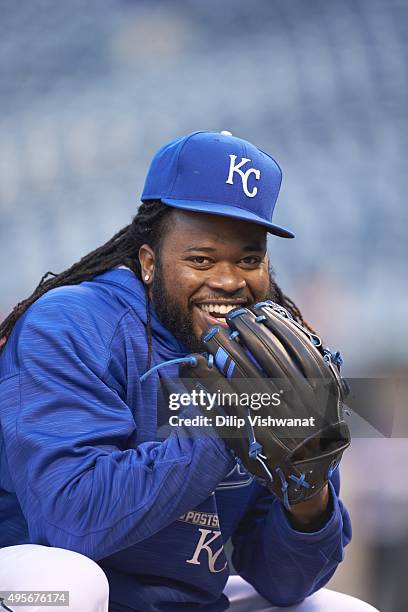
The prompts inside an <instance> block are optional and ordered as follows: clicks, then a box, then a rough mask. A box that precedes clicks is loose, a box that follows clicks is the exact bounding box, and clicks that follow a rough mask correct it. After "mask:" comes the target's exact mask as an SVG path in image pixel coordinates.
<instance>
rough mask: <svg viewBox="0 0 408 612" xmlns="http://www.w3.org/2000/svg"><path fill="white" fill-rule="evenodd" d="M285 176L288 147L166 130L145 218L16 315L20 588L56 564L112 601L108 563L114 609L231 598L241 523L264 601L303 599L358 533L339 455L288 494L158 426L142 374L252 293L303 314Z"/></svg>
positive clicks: (223, 450)
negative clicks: (273, 260) (290, 293)
mask: <svg viewBox="0 0 408 612" xmlns="http://www.w3.org/2000/svg"><path fill="white" fill-rule="evenodd" d="M280 184H281V171H280V168H279V166H278V164H277V163H276V162H275V160H274V159H273V158H272V157H270V156H269V155H267V154H266V153H264V152H262V151H260V150H259V149H257V148H256V147H255V146H253V145H252V144H250V143H249V142H247V141H244V140H241V139H239V138H235V137H233V136H232V135H231V134H230V133H228V132H222V133H220V134H218V133H215V132H195V133H193V134H189V135H188V136H185V137H183V138H179V139H177V140H175V141H173V142H171V143H169V144H167V145H165V146H164V147H163V148H162V149H160V151H159V152H158V153H157V154H156V156H155V157H154V159H153V162H152V164H151V167H150V170H149V173H148V175H147V179H146V184H145V188H144V191H143V195H142V202H143V203H142V205H141V206H140V208H139V211H138V214H137V215H136V217H135V218H134V220H133V222H132V223H131V224H130V225H129V226H128V227H126V228H124V229H123V230H121V231H120V232H118V233H117V234H116V235H115V236H113V238H112V239H111V240H110V241H109V242H107V243H106V244H105V245H103V246H101V247H100V248H98V249H96V250H95V251H93V252H92V253H89V254H88V255H86V256H85V257H83V258H82V259H81V260H80V261H79V262H78V263H76V264H74V265H73V266H72V267H71V268H69V269H68V270H66V271H65V272H62V273H61V274H58V275H55V274H52V277H51V278H48V276H49V273H48V274H47V275H45V276H44V277H43V278H42V279H41V281H40V284H39V285H38V287H37V288H36V290H35V291H34V292H33V294H32V295H31V296H30V297H29V298H27V299H26V300H25V301H23V302H21V303H20V304H18V305H17V306H16V308H15V309H14V310H13V312H12V313H11V314H10V315H9V317H8V318H7V319H6V320H5V321H4V322H3V324H2V325H1V326H0V341H1V343H2V344H3V349H2V354H1V356H0V389H1V396H0V421H1V429H0V448H3V454H2V462H1V465H0V495H1V498H2V500H3V508H4V510H3V511H2V512H1V513H0V527H1V530H0V534H1V535H0V548H1V547H2V549H1V550H0V578H1V579H2V580H1V581H0V582H1V584H2V585H4V586H5V587H6V588H7V589H9V590H11V589H17V588H19V589H25V590H27V589H32V588H33V589H34V588H36V589H39V588H43V589H46V588H47V587H46V586H44V584H45V582H44V577H43V574H44V570H45V569H47V571H48V572H51V574H49V575H52V580H51V579H50V578H48V580H49V582H48V584H49V587H48V588H53V589H61V590H70V591H71V593H72V595H71V607H70V609H71V610H85V609H86V610H87V611H88V612H92V611H100V610H106V609H107V607H106V605H107V604H106V590H105V591H104V586H103V580H102V581H101V575H102V576H103V574H102V573H101V572H100V569H99V568H102V569H103V570H104V573H105V574H106V576H107V578H108V581H109V588H110V603H109V610H111V611H112V612H115V611H119V612H120V611H122V612H126V611H129V610H134V611H139V612H159V611H164V610H174V611H177V610H205V611H213V612H216V611H220V610H225V609H227V607H228V600H227V598H226V596H225V594H223V591H224V589H225V587H226V584H227V581H228V577H229V570H228V562H227V559H226V556H225V551H224V547H223V544H224V543H225V542H226V541H227V540H229V539H231V541H232V546H233V556H232V559H233V562H234V565H235V568H236V570H237V572H238V574H239V575H240V576H241V577H242V578H243V579H245V581H247V582H248V583H249V584H250V585H252V587H253V588H254V590H253V593H252V595H251V597H252V599H251V602H250V603H248V607H247V608H246V609H247V610H254V609H256V606H257V605H258V606H260V605H263V606H265V605H267V602H269V603H270V604H273V605H290V604H294V603H298V602H300V601H302V600H303V599H304V598H305V597H308V596H309V595H311V594H312V593H313V592H315V591H317V590H319V589H320V588H321V587H322V586H323V585H324V584H326V582H327V581H328V580H329V578H330V577H331V576H332V575H333V573H334V571H335V569H336V567H337V565H338V563H339V562H340V561H341V559H342V558H343V548H344V546H345V545H346V544H347V543H348V542H349V540H350V537H351V528H350V520H349V517H348V513H347V511H346V509H345V508H344V506H343V504H342V502H341V501H340V500H339V498H338V493H339V475H338V469H337V470H335V472H334V473H333V475H332V477H331V481H330V482H329V484H328V485H327V486H326V487H324V489H323V490H322V491H321V493H319V494H318V495H316V496H315V497H314V498H312V499H311V500H308V501H307V502H303V503H300V504H298V505H297V506H294V507H293V509H291V510H290V511H288V510H285V509H284V508H283V506H282V504H281V503H280V501H279V500H278V499H276V498H275V497H274V496H273V494H272V493H271V492H270V491H268V490H267V489H266V488H265V487H264V486H262V485H261V484H259V483H258V482H256V481H255V480H254V479H253V477H252V476H251V474H248V473H247V472H245V471H244V470H242V468H241V467H240V466H239V465H238V464H236V462H235V460H234V459H233V456H232V455H231V453H230V451H229V450H228V448H227V447H226V445H225V444H224V442H223V440H222V439H220V438H219V437H217V436H215V435H212V434H209V433H208V432H207V431H206V429H205V428H203V429H202V431H199V432H198V433H197V432H196V435H194V436H186V435H182V433H181V432H179V431H177V429H175V430H173V431H172V432H171V434H170V435H169V436H168V437H166V438H165V439H163V438H161V437H160V436H159V432H158V430H159V425H160V416H159V412H160V411H159V405H158V399H157V398H158V397H159V388H160V379H161V374H160V372H157V371H156V372H154V374H153V375H152V376H150V377H149V378H148V379H147V380H145V381H144V382H142V381H141V380H140V379H141V377H142V375H143V373H144V372H145V371H146V370H148V369H150V368H151V367H152V366H155V365H157V364H160V363H161V362H163V361H166V360H171V359H177V358H179V357H184V356H185V355H186V354H188V353H189V352H192V351H200V350H202V345H201V340H200V338H201V335H202V334H203V332H204V331H205V330H207V329H208V328H209V327H211V326H212V325H213V324H215V323H216V324H218V325H221V326H226V323H225V315H226V314H227V313H228V312H229V311H230V310H231V309H232V308H235V307H237V306H249V305H250V304H253V303H254V302H258V301H261V300H264V299H266V298H272V299H273V300H274V301H276V302H278V303H279V304H281V305H282V306H284V307H285V308H287V309H288V310H289V311H290V312H291V313H292V315H293V316H294V318H295V319H296V320H297V321H298V322H299V323H302V324H304V321H303V319H302V315H301V313H300V311H299V309H298V308H297V307H296V306H295V304H294V303H293V302H292V301H291V300H290V299H289V298H287V297H286V296H285V295H284V294H283V293H282V291H281V290H280V288H279V287H278V285H277V284H276V281H275V279H274V278H273V275H272V274H271V272H270V270H269V265H268V256H267V249H266V236H267V233H268V232H269V233H271V234H275V235H277V236H281V237H286V238H290V237H293V234H292V233H291V232H289V231H288V230H285V229H283V228H281V227H279V226H277V225H275V224H273V223H272V213H273V210H274V206H275V203H276V200H277V197H278V193H279V189H280ZM177 373H178V370H177V365H175V364H170V365H169V366H168V368H167V369H166V377H167V378H169V377H170V378H171V377H172V376H174V377H176V376H177ZM61 549H64V550H63V551H61ZM56 551H60V552H59V553H58V555H59V556H58V555H57V554H56ZM61 552H62V553H63V556H62V557H61ZM76 553H80V555H78V554H76ZM84 557H87V558H89V559H92V560H94V561H96V562H97V564H98V565H96V564H95V563H91V562H89V563H88V565H87V564H85V565H84V563H83V561H82V562H81V561H79V559H83V558H84ZM91 566H92V567H91ZM98 566H99V567H98ZM95 568H97V569H98V571H99V572H100V573H99V574H98V573H97V572H96V573H95ZM19 572H22V574H20V573H19ZM40 574H41V575H42V577H41V576H40ZM22 576H23V577H24V578H22ZM78 576H81V577H82V578H81V579H79V581H78ZM74 578H75V580H76V582H75V580H74ZM243 584H244V582H243V580H242V581H241V586H242V585H243ZM249 584H248V585H247V586H246V588H247V590H248V589H250V588H251V587H250V586H249ZM41 585H42V586H41ZM240 588H241V587H240ZM227 592H228V591H227ZM247 592H248V591H247ZM261 596H262V597H263V598H264V599H263V600H262V601H261ZM257 598H258V603H256V599H257ZM265 600H266V602H265ZM262 602H263V603H262ZM326 606H327V604H326ZM27 609H29V608H27ZM241 609H242V608H241ZM333 609H334V608H333Z"/></svg>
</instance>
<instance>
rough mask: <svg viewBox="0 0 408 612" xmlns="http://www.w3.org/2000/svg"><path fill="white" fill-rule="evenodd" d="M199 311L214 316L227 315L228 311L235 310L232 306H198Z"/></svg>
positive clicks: (234, 306)
mask: <svg viewBox="0 0 408 612" xmlns="http://www.w3.org/2000/svg"><path fill="white" fill-rule="evenodd" d="M199 306H200V308H201V310H205V312H213V313H215V314H223V315H225V314H227V313H228V312H230V310H233V309H234V308H236V305H234V304H199Z"/></svg>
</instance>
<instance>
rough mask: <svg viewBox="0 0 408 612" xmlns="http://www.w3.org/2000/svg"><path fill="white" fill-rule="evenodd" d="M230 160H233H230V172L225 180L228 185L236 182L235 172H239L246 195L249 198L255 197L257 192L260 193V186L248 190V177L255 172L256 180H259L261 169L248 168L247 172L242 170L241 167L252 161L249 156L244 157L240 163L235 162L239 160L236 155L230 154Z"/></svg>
mask: <svg viewBox="0 0 408 612" xmlns="http://www.w3.org/2000/svg"><path fill="white" fill-rule="evenodd" d="M230 160H231V161H230V168H229V174H228V178H227V180H226V181H225V182H226V183H227V185H233V184H234V172H238V174H239V175H240V177H241V181H242V189H243V190H244V193H245V195H247V196H248V198H254V197H255V196H256V194H257V193H258V187H254V188H253V189H252V191H248V179H249V177H250V175H251V174H254V175H255V178H256V180H257V181H259V179H260V178H261V171H260V170H256V169H255V168H248V170H247V171H246V172H243V171H242V170H241V167H242V166H245V164H247V163H248V162H250V161H251V160H250V159H249V158H247V157H242V158H241V161H240V162H239V163H238V164H235V162H236V160H237V156H236V155H230Z"/></svg>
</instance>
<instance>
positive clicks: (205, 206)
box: [160, 198, 295, 238]
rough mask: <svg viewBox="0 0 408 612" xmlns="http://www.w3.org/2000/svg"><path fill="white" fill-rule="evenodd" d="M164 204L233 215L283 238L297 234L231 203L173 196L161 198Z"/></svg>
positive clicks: (209, 212)
mask: <svg viewBox="0 0 408 612" xmlns="http://www.w3.org/2000/svg"><path fill="white" fill-rule="evenodd" d="M160 200H161V201H162V202H163V203H164V204H168V205H169V206H173V207H174V208H181V209H182V210H191V211H192V212H202V213H207V214H210V215H220V216H221V217H232V218H233V219H241V220H242V221H249V222H251V223H256V224H258V225H262V226H263V227H265V228H266V229H267V231H268V232H269V233H270V234H274V235H275V236H280V237H281V238H294V237H295V234H293V233H292V232H290V231H289V230H286V229H284V228H283V227H279V225H275V224H274V223H270V222H269V221H265V219H262V217H258V215H255V214H254V213H251V212H248V211H247V210H243V209H242V208H239V207H238V206H232V205H231V204H215V203H214V202H196V201H191V200H174V199H172V198H160Z"/></svg>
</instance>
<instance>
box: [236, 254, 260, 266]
mask: <svg viewBox="0 0 408 612" xmlns="http://www.w3.org/2000/svg"><path fill="white" fill-rule="evenodd" d="M241 261H242V262H243V263H244V264H247V265H249V266H256V265H258V264H259V263H261V258H260V257H257V256H256V255H248V257H244V258H243V259H241Z"/></svg>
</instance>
